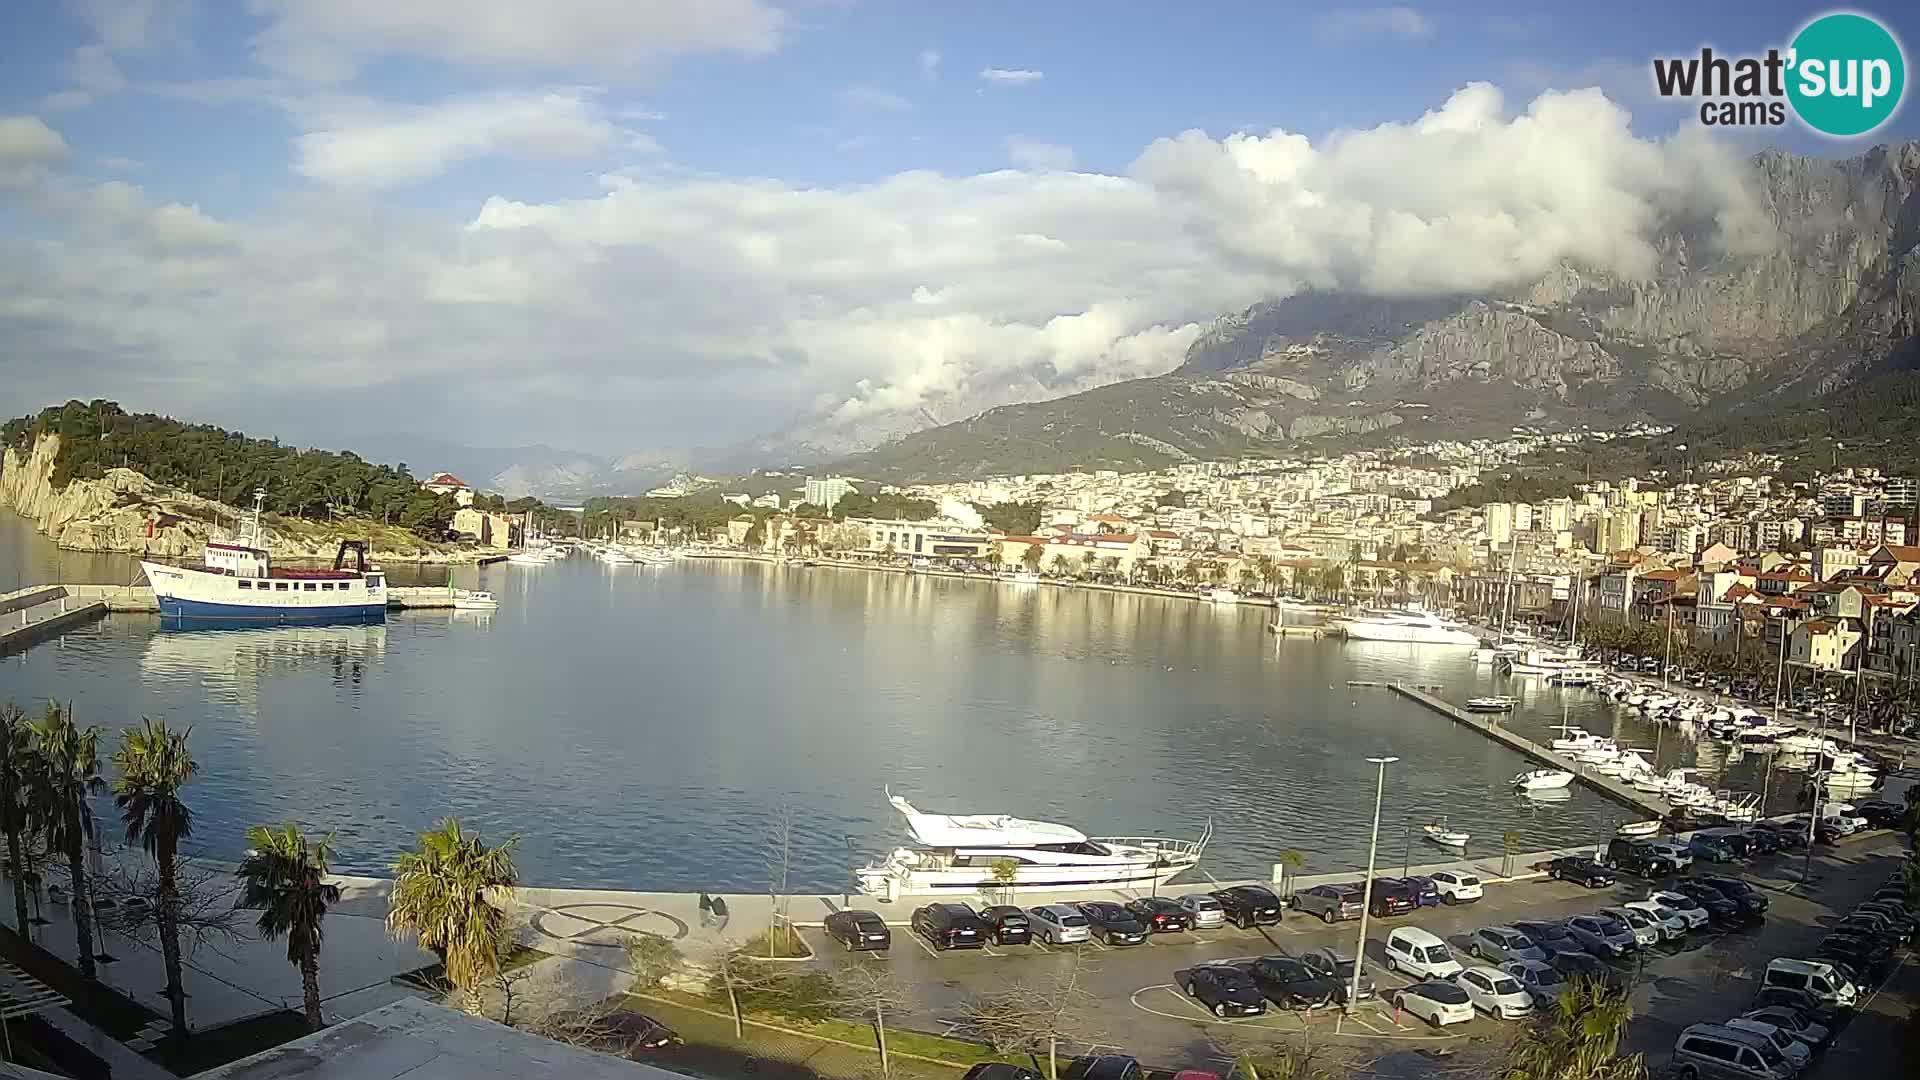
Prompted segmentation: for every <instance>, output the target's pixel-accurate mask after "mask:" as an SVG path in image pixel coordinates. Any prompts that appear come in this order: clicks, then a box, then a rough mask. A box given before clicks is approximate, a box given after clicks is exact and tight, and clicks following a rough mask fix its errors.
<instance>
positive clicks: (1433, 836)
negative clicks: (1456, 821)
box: [1420, 821, 1473, 848]
mask: <svg viewBox="0 0 1920 1080" xmlns="http://www.w3.org/2000/svg"><path fill="white" fill-rule="evenodd" d="M1420 831H1421V832H1423V833H1426V834H1427V839H1429V840H1431V841H1433V842H1434V843H1436V844H1439V845H1440V846H1441V847H1450V848H1457V847H1466V846H1467V841H1468V840H1471V839H1473V837H1472V835H1471V834H1468V833H1463V832H1460V831H1459V830H1457V829H1449V828H1447V824H1446V822H1444V821H1442V822H1441V823H1440V824H1438V825H1422V826H1420Z"/></svg>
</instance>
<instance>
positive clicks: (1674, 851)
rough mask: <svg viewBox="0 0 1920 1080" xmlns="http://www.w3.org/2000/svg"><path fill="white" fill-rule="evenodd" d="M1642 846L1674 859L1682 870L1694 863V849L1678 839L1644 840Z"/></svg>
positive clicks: (1662, 856)
mask: <svg viewBox="0 0 1920 1080" xmlns="http://www.w3.org/2000/svg"><path fill="white" fill-rule="evenodd" d="M1641 846H1643V847H1645V848H1646V849H1647V850H1648V851H1657V852H1659V853H1660V857H1661V858H1663V859H1670V860H1672V861H1673V865H1675V866H1677V867H1679V868H1680V869H1682V870H1685V869H1686V868H1687V867H1689V866H1692V865H1693V849H1692V848H1689V847H1688V846H1687V845H1685V844H1683V843H1680V842H1679V841H1678V840H1643V841H1641Z"/></svg>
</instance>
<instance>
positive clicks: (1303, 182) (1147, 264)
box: [0, 86, 1755, 445]
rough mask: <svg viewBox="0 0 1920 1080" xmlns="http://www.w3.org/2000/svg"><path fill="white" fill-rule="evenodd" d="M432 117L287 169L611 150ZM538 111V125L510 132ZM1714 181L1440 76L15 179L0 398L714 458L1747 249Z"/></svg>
mask: <svg viewBox="0 0 1920 1080" xmlns="http://www.w3.org/2000/svg"><path fill="white" fill-rule="evenodd" d="M454 112H455V111H450V110H444V109H439V108H436V109H431V110H425V111H424V112H423V113H422V114H421V115H419V116H413V117H411V118H410V119H411V120H412V121H414V122H411V123H409V122H406V120H404V119H403V120H402V121H394V122H391V123H386V124H375V125H349V124H344V123H343V124H339V125H335V126H333V127H328V128H325V129H324V130H327V131H333V132H335V133H336V134H338V135H339V136H340V137H339V138H338V139H336V140H335V141H334V142H333V143H331V144H328V145H325V146H322V147H318V148H313V151H314V152H313V154H312V155H311V157H310V158H309V157H308V156H303V158H302V160H303V162H305V163H306V164H308V165H311V166H315V167H316V168H318V169H319V171H320V172H322V173H325V174H328V175H331V176H335V177H338V178H340V179H342V180H343V182H356V183H362V184H364V183H367V182H369V181H375V182H379V181H390V180H391V179H392V178H393V177H395V176H396V175H398V176H408V175H421V174H424V173H425V172H428V171H430V170H431V169H433V168H437V167H441V166H442V165H444V164H445V163H447V162H449V161H452V160H457V159H458V158H460V157H462V156H468V155H471V154H472V153H476V152H522V151H528V150H540V151H551V150H555V149H559V150H563V151H568V150H574V149H580V148H583V147H597V146H601V145H604V144H606V142H607V141H608V140H610V139H612V140H616V141H617V137H618V136H617V133H609V132H608V131H606V130H603V129H602V128H601V127H600V126H599V125H598V124H596V123H594V122H593V118H594V116H595V115H596V114H594V113H592V112H591V111H581V110H579V109H577V108H574V107H571V106H569V107H567V108H563V109H560V110H558V117H557V118H556V117H555V116H553V115H550V114H548V113H546V112H543V111H541V110H538V109H534V110H530V111H529V112H527V113H525V114H520V115H522V116H523V117H524V118H525V120H524V122H523V123H520V124H514V125H506V126H505V127H504V128H503V127H502V126H500V125H498V124H496V123H494V122H493V121H492V120H491V119H487V120H486V121H485V122H482V121H473V122H464V121H463V122H458V123H456V122H453V121H454V119H456V117H455V116H454V115H453V114H454ZM478 112H479V114H480V115H482V116H483V117H485V118H495V117H498V116H499V115H500V113H501V110H500V109H498V108H489V109H483V110H478ZM429 121H431V122H429ZM556 126H557V127H559V128H561V129H563V130H571V131H572V132H573V133H572V134H571V135H564V136H562V137H560V138H559V140H558V142H559V145H558V147H556V146H554V145H551V144H542V143H541V142H540V139H542V138H551V137H552V136H553V129H554V128H555V127H556ZM529 128H532V129H537V130H528V129H529ZM319 130H322V129H320V128H316V133H317V132H318V131H319ZM476 131H477V132H479V134H477V135H475V134H472V133H473V132H476ZM449 132H453V133H464V134H458V135H457V136H456V135H450V134H448V133H449ZM523 139H532V140H533V142H532V143H531V144H523ZM421 144H424V145H425V149H424V150H422V149H417V147H418V146H419V145H421ZM476 147H477V148H478V149H476ZM9 148H10V149H9ZM306 149H308V148H305V147H303V153H304V151H305V150H306ZM9 155H10V156H9ZM64 155H65V143H64V141H62V140H60V139H59V137H58V135H57V133H53V132H51V131H50V130H48V129H46V128H45V125H43V124H40V123H39V121H38V120H35V119H32V118H13V119H10V120H7V121H0V161H12V162H15V163H18V162H21V161H30V162H32V163H34V164H36V165H48V164H57V163H58V162H59V160H61V159H62V158H63V157H64ZM1745 175H1746V174H1745V172H1744V171H1743V169H1742V167H1741V165H1740V163H1739V161H1738V160H1736V159H1735V158H1733V157H1732V156H1731V155H1729V154H1728V153H1726V152H1725V151H1724V150H1723V149H1720V148H1718V147H1717V146H1716V145H1715V144H1711V143H1708V142H1706V141H1704V139H1703V138H1701V137H1687V138H1677V139H1672V140H1667V141H1661V142H1654V141H1648V140H1642V139H1638V138H1635V137H1634V135H1633V134H1632V132H1631V130H1630V128H1629V126H1628V123H1627V116H1626V114H1625V113H1624V112H1623V111H1621V110H1620V109H1619V108H1618V107H1616V106H1614V105H1613V104H1611V103H1610V102H1608V101H1607V100H1605V99H1604V98H1603V97H1602V96H1601V95H1599V94H1597V93H1594V92H1591V91H1587V92H1580V93H1571V94H1547V95H1543V96H1542V97H1540V98H1539V99H1538V100H1536V101H1534V102H1532V103H1531V105H1529V106H1528V107H1526V108H1525V109H1524V110H1522V111H1520V112H1519V113H1518V114H1517V115H1516V114H1514V113H1513V112H1512V111H1511V110H1509V109H1508V108H1507V107H1506V106H1505V103H1504V102H1503V100H1502V98H1501V95H1500V94H1499V92H1498V91H1497V90H1494V89H1493V88H1492V87H1487V86H1474V87H1469V88H1467V89H1464V90H1462V91H1461V92H1459V93H1458V94H1456V95H1454V97H1453V98H1452V99H1450V100H1449V101H1448V102H1447V103H1446V104H1445V105H1444V106H1443V107H1441V108H1439V109H1437V110H1435V111H1433V112H1431V113H1428V114H1426V115H1424V116H1421V117H1418V118H1415V119H1412V120H1410V121H1408V122H1405V123H1399V124H1389V125H1383V126H1380V127H1377V128H1374V129H1370V130H1367V131H1356V132H1345V133H1341V134H1339V135H1337V136H1335V137H1332V138H1329V139H1326V140H1323V141H1321V142H1319V143H1314V142H1311V141H1309V140H1308V139H1306V138H1305V137H1303V136H1300V135H1297V134H1293V133H1289V132H1285V131H1273V132H1268V133H1266V134H1264V135H1253V134H1237V135H1232V136H1228V137H1226V138H1216V137H1211V136H1208V135H1206V134H1204V133H1202V132H1197V131H1195V132H1186V133H1182V134H1180V135H1177V136H1173V137H1171V138H1168V139H1163V140H1160V141H1158V142H1156V143H1154V144H1152V145H1151V146H1149V147H1147V148H1146V149H1145V150H1144V151H1143V152H1142V153H1141V155H1140V156H1139V158H1138V159H1137V160H1136V161H1135V162H1134V163H1133V164H1132V166H1131V167H1130V168H1129V169H1128V170H1127V171H1126V173H1125V174H1124V175H1102V174H1097V173H1087V172H1069V171H1060V170H1042V171H1020V170H1016V169H1006V170H999V171H994V172H989V173H984V174H980V175H972V176H946V175H940V174H936V173H932V172H907V173H901V174H898V175H895V176H890V177H886V178H884V179H882V180H879V181H876V182H873V183H867V184H858V185H846V186H841V187H801V186H795V185H791V184H786V183H782V182H780V181H777V180H730V179H718V178H713V177H706V176H695V175H687V174H684V173H678V172H673V171H669V170H654V171H650V172H649V171H646V170H632V171H630V172H627V173H608V174H607V175H605V176H604V177H603V178H602V182H603V184H604V190H602V191H600V192H598V193H597V194H594V195H591V196H587V197H580V198H569V199H559V200H536V199H533V198H530V197H525V196H522V197H520V198H515V197H513V194H511V193H507V194H501V195H498V196H495V197H493V198H490V199H487V200H486V201H485V202H484V203H483V204H482V205H481V206H479V207H478V208H477V209H476V211H475V212H474V213H473V214H472V215H471V219H470V220H469V221H468V222H466V223H465V224H463V225H455V224H450V223H447V222H445V221H443V220H441V219H439V218H438V217H436V216H432V215H427V214H423V213H417V212H403V211H382V210H380V209H378V208H375V207H373V206H370V205H368V204H367V202H366V201H364V200H362V199H359V198H356V197H353V196H351V195H345V196H343V195H339V194H335V193H331V192H327V191H324V190H321V191H315V192H308V193H304V194H302V195H300V196H297V197H295V198H293V199H291V200H290V201H287V202H284V203H281V204H277V205H274V206H272V207H270V208H269V209H267V210H265V211H262V212H261V214H260V216H259V217H257V218H255V219H251V220H237V221H218V220H213V219H211V218H209V217H208V216H207V215H205V214H203V213H201V212H200V211H198V210H195V209H194V208H192V207H187V206H174V207H166V206H155V205H153V204H152V203H151V202H150V201H148V200H146V199H145V198H144V197H142V196H141V195H140V194H139V192H138V189H136V188H132V187H130V186H128V185H118V186H115V185H102V186H101V187H99V188H93V189H83V190H78V191H68V190H67V189H65V188H63V187H62V186H60V185H57V184H54V183H53V182H52V181H50V180H44V179H43V183H42V186H41V187H39V188H38V189H35V191H33V192H29V194H28V195H27V196H26V200H27V205H29V206H30V207H32V208H34V209H37V210H38V211H39V212H41V213H43V214H46V215H48V216H49V218H50V220H51V222H52V223H53V224H52V227H54V228H55V229H57V231H58V235H59V237H60V241H59V242H58V243H43V242H38V241H36V240H32V239H28V238H26V237H23V236H17V235H15V236H8V237H0V339H4V340H7V341H8V342H9V343H10V345H11V347H10V348H9V349H7V350H0V385H9V386H11V387H12V388H13V392H14V394H15V396H16V397H26V398H28V400H29V401H31V400H34V399H45V400H49V401H51V400H63V399H64V398H66V397H69V396H79V397H87V396H92V395H94V394H100V393H110V394H116V395H120V396H121V397H122V398H123V400H127V401H129V403H133V402H138V403H139V404H141V405H143V406H145V407H151V408H170V409H181V408H187V409H190V410H192V411H194V412H195V413H197V414H199V415H208V414H209V413H210V412H211V413H212V414H213V415H231V416H232V417H233V419H232V422H233V423H237V424H239V423H244V424H250V425H252V426H260V424H261V422H263V421H270V420H271V419H272V418H273V417H274V416H275V415H276V414H274V413H272V412H271V409H270V406H269V405H268V404H262V403H274V404H277V405H278V406H279V407H281V408H282V409H287V408H290V407H291V406H292V405H293V404H294V403H296V402H298V403H300V404H301V406H302V409H301V410H295V411H294V412H289V413H286V415H309V414H311V413H312V411H313V410H312V407H311V406H310V405H309V403H310V402H313V401H316V400H319V399H321V398H323V397H324V396H325V395H327V394H339V395H342V400H343V401H347V402H351V404H352V406H353V408H354V409H355V410H357V411H356V412H355V413H354V414H353V415H355V416H357V417H360V418H361V420H362V422H363V424H373V423H377V422H381V421H383V420H387V419H392V420H398V419H399V418H401V417H402V416H404V415H407V411H408V410H417V409H418V408H419V407H420V406H421V404H422V403H423V402H424V401H425V400H427V397H426V395H428V394H437V393H439V388H441V387H443V386H444V381H445V380H447V379H449V378H455V377H457V378H458V380H459V385H460V388H461V389H460V393H461V401H462V405H463V409H462V415H463V416H464V417H465V418H466V419H467V421H468V422H470V424H471V425H472V427H473V428H474V429H485V428H486V427H488V426H489V425H493V424H499V423H511V424H513V425H514V430H515V431H516V432H518V433H522V434H524V435H526V436H527V437H529V438H538V437H545V438H561V439H566V440H568V441H569V442H572V443H575V444H578V443H582V442H584V443H588V444H589V445H594V444H598V445H610V444H615V443H617V442H618V441H619V440H622V439H626V438H630V437H632V436H631V435H630V434H629V433H631V432H634V431H646V432H648V433H649V434H648V435H647V439H648V441H666V440H669V439H679V440H681V441H684V442H686V443H689V444H696V445H713V444H715V443H718V442H724V441H726V440H729V439H732V438H737V437H741V436H745V435H748V434H751V433H753V431H754V430H755V429H757V428H762V427H764V426H771V424H772V420H773V418H774V417H776V416H779V415H782V414H786V415H790V414H791V411H792V410H794V409H797V408H799V407H801V406H802V405H804V404H806V403H809V402H811V403H815V404H817V406H818V407H819V408H820V409H821V410H822V417H823V418H824V421H825V426H824V428H823V429H822V430H828V431H832V432H837V433H839V434H840V435H842V436H844V437H846V438H848V439H852V440H859V441H869V440H871V439H873V438H875V437H879V436H881V435H885V434H890V433H897V432H899V431H903V430H908V429H910V428H913V427H918V426H921V425H923V424H924V423H925V422H926V420H927V418H929V417H931V418H935V419H940V420H949V419H958V418H960V417H963V416H965V415H968V414H969V413H971V412H973V411H976V410H977V409H979V408H981V407H983V406H986V405H991V404H996V403H1000V402H1004V401H1010V400H1023V399H1037V398H1043V397H1048V396H1055V395H1058V394H1061V393H1067V392H1071V391H1074V390H1078V389H1083V388H1086V387H1091V386H1097V385H1101V384H1103V383H1107V382H1112V381H1114V380H1117V379H1122V378H1130V377H1135V376H1140V375H1149V374H1155V373H1158V372H1162V371H1166V370H1168V369H1170V368H1172V367H1174V366H1176V365H1177V364H1178V363H1179V362H1180V359H1181V357H1182V354H1183V352H1184V350H1185V348H1186V346H1187V345H1188V344H1189V343H1190V342H1191V341H1192V340H1193V339H1194V337H1195V336H1196V335H1197V334H1198V333H1199V332H1200V328H1201V327H1202V326H1204V325H1205V324H1206V322H1207V321H1208V320H1210V319H1211V318H1212V317H1213V316H1215V315H1217V314H1218V313H1220V312H1222V311H1225V310H1230V309H1233V308H1235V307H1237V306H1240V305H1244V304H1246V303H1249V302H1251V301H1253V300H1255V299H1258V298H1261V297H1264V296H1272V295H1281V294H1286V293H1289V292H1292V291H1296V290H1298V289H1300V288H1304V287H1307V286H1321V287H1326V288H1352V289H1372V290H1378V291H1383V292H1399V293H1435V292H1445V293H1451V292H1456V291H1472V290H1486V289H1500V288H1508V287H1522V286H1524V285H1525V284H1527V283H1529V282H1532V281H1534V280H1537V279H1539V278H1540V277H1542V276H1544V275H1545V274H1547V273H1548V272H1550V271H1552V270H1553V269H1555V268H1556V267H1558V266H1559V265H1560V264H1561V263H1562V262H1563V261H1572V262H1575V263H1577V264H1580V265H1584V266H1587V267H1591V268H1594V269H1598V270H1604V271H1610V272H1613V273H1616V274H1623V275H1628V276H1635V275H1643V274H1645V273H1647V272H1648V271H1649V270H1650V269H1651V267H1652V266H1653V262H1654V253H1653V249H1652V246H1651V244H1652V240H1653V238H1654V237H1655V235H1656V233H1657V232H1658V230H1660V229H1661V228H1663V227H1664V226H1666V225H1668V224H1671V223H1672V222H1674V221H1675V220H1685V221H1689V222H1693V221H1702V220H1705V221H1718V222H1719V224H1720V226H1721V228H1722V230H1723V231H1724V233H1725V234H1726V235H1727V237H1728V238H1729V239H1730V240H1731V239H1735V238H1739V237H1742V236H1745V235H1749V234H1750V231H1751V230H1752V229H1753V228H1754V220H1755V219H1754V218H1753V216H1752V215H1753V208H1752V204H1751V203H1750V202H1749V201H1748V197H1747V193H1746V192H1745V190H1744V188H1743V187H1742V186H1741V184H1742V183H1743V179H1742V178H1743V177H1744V176H1745ZM29 359H31V362H28V361H29ZM427 388H433V389H427ZM368 390H377V391H379V392H378V393H367V392H366V391H368ZM215 410H218V411H215ZM381 410H386V412H382V411H381ZM448 434H452V432H448Z"/></svg>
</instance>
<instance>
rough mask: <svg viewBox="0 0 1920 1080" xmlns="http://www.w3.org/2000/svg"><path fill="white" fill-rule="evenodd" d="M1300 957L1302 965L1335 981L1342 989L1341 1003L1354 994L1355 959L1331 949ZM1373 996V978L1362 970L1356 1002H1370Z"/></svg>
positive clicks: (1314, 951) (1306, 953)
mask: <svg viewBox="0 0 1920 1080" xmlns="http://www.w3.org/2000/svg"><path fill="white" fill-rule="evenodd" d="M1299 957H1300V960H1301V962H1302V963H1304V964H1306V965H1307V966H1308V967H1310V968H1312V969H1313V970H1315V971H1317V972H1319V973H1320V974H1322V975H1324V976H1326V977H1327V978H1329V979H1332V980H1333V982H1334V985H1335V986H1338V987H1339V988H1340V1001H1341V1002H1342V1003H1343V1004H1344V1003H1345V1002H1346V1000H1347V998H1348V997H1349V995H1352V994H1353V991H1354V983H1353V968H1354V965H1353V957H1351V956H1342V955H1340V954H1339V953H1337V952H1334V951H1333V950H1332V949H1329V948H1320V949H1310V950H1308V951H1307V952H1304V953H1300V954H1299ZM1373 995H1374V986H1373V976H1371V975H1369V974H1367V973H1366V971H1365V970H1362V971H1361V972H1360V992H1359V995H1358V997H1356V998H1355V1000H1358V1001H1369V1000H1371V999H1372V998H1373Z"/></svg>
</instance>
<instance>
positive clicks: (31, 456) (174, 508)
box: [0, 435, 477, 562]
mask: <svg viewBox="0 0 1920 1080" xmlns="http://www.w3.org/2000/svg"><path fill="white" fill-rule="evenodd" d="M59 452H60V438H59V436H57V435H45V436H42V437H40V438H39V439H37V440H35V442H34V444H33V446H32V448H31V449H30V450H28V451H27V452H26V453H24V454H22V453H20V452H18V451H16V450H14V449H13V448H11V447H9V448H7V449H6V450H5V451H4V452H0V507H3V508H5V509H8V510H12V511H13V512H15V513H17V514H19V515H21V516H22V517H26V518H30V519H32V520H33V523H34V526H35V527H36V528H38V529H39V530H40V531H41V532H42V533H44V534H46V535H47V536H48V537H50V538H51V539H52V540H53V542H54V543H56V544H58V545H60V546H61V547H63V548H71V549H73V550H76V551H119V552H128V553H131V554H140V553H142V552H144V553H147V554H149V555H152V556H154V557H156V558H162V559H177V558H195V557H198V556H199V554H200V551H201V548H202V546H204V545H205V544H206V542H207V541H208V540H220V539H225V538H228V537H230V536H231V535H232V529H233V526H234V524H235V523H236V522H238V521H239V520H240V517H241V514H240V511H238V510H235V509H234V508H233V507H231V506H227V505H226V504H224V503H218V502H215V501H213V500H211V499H203V498H201V497H200V496H198V495H195V494H193V493H192V492H188V491H181V490H180V489H178V488H172V487H168V486H166V485H165V484H159V483H156V482H154V481H153V480H151V479H149V478H148V477H147V476H146V475H145V474H143V473H140V472H136V471H134V470H133V469H109V470H107V473H106V475H105V476H102V477H100V478H99V479H97V480H78V479H76V480H72V481H70V482H69V483H68V484H67V486H66V487H65V488H58V489H56V488H55V487H54V486H53V464H54V458H55V456H56V455H57V454H59ZM262 525H263V531H264V532H265V534H266V537H265V540H266V547H267V550H268V552H270V553H271V554H272V555H273V556H274V557H276V558H281V559H326V560H331V559H332V558H333V556H334V552H335V551H336V550H337V549H338V546H339V542H340V541H341V540H343V539H371V540H372V542H373V546H374V551H373V557H374V558H376V559H388V560H392V561H396V562H398V561H432V562H439V561H462V560H464V559H470V558H473V557H475V555H476V554H477V553H476V552H473V551H470V550H466V549H462V548H458V547H453V546H450V545H445V544H431V543H428V542H426V541H424V540H419V539H416V538H413V537H412V536H410V535H409V534H407V533H406V532H405V531H404V530H399V529H392V528H388V527H385V526H382V525H380V524H378V523H377V522H345V523H341V524H340V525H338V526H335V527H321V526H319V525H317V524H315V523H311V522H286V523H283V524H278V525H276V523H275V521H274V519H273V516H272V515H270V514H269V515H266V516H265V520H264V521H263V523H262ZM149 526H151V531H152V535H151V536H149V535H148V532H149Z"/></svg>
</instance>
